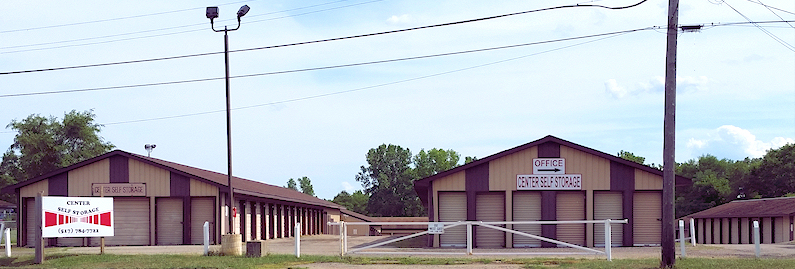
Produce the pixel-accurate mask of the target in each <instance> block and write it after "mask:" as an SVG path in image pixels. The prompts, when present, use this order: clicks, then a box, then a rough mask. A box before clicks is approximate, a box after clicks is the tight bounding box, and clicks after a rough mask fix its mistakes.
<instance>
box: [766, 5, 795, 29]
mask: <svg viewBox="0 0 795 269" xmlns="http://www.w3.org/2000/svg"><path fill="white" fill-rule="evenodd" d="M759 4H760V5H762V6H764V7H765V8H767V10H770V12H771V13H773V15H776V17H778V18H779V19H781V20H782V21H783V20H784V18H782V17H781V16H779V15H778V13H776V12H775V11H773V9H771V7H770V6H768V5H765V4H762V1H761V0H759ZM787 24H788V25H789V27H792V29H795V26H792V24H791V23H789V22H788V23H787Z"/></svg>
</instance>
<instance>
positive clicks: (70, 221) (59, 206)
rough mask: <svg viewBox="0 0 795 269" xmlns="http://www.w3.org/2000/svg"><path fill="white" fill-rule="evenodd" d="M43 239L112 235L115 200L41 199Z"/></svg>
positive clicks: (50, 197) (48, 197) (79, 198)
mask: <svg viewBox="0 0 795 269" xmlns="http://www.w3.org/2000/svg"><path fill="white" fill-rule="evenodd" d="M41 208H42V224H41V230H42V237H100V236H113V198H94V197H53V196H47V197H42V200H41Z"/></svg>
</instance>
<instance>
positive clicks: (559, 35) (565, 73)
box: [0, 0, 795, 199]
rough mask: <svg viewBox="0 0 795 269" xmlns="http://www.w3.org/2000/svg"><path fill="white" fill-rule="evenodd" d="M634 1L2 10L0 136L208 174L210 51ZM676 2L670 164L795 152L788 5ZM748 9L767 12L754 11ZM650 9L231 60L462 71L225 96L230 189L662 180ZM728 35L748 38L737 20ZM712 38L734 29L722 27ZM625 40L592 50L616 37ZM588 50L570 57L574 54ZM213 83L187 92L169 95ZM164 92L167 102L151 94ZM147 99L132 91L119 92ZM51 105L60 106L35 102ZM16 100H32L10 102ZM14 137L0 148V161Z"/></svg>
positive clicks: (213, 144)
mask: <svg viewBox="0 0 795 269" xmlns="http://www.w3.org/2000/svg"><path fill="white" fill-rule="evenodd" d="M638 1H639V0H602V1H578V0H548V1H526V0H525V1H516V0H514V1H510V0H492V1H470V0H455V1H447V0H439V1H419V0H416V1H415V0H375V1H374V0H348V1H338V0H306V1H233V0H227V1H218V0H215V1H196V0H193V1H145V2H141V1H31V0H25V1H21V0H8V1H3V10H4V15H3V16H0V73H8V72H14V71H26V70H39V69H48V68H57V67H74V66H82V65H93V64H105V63H118V62H126V61H135V60H143V59H155V58H164V57H173V56H183V55H194V54H204V53H216V54H211V55H206V56H195V57H185V58H179V59H170V60H158V61H149V62H143V63H130V64H114V65H107V66H98V67H87V68H71V69H64V70H55V71H42V72H29V73H21V74H2V75H0V124H2V125H3V126H4V127H5V125H6V124H8V123H10V122H11V121H12V120H22V119H24V118H26V117H27V116H29V115H31V114H39V115H42V116H54V117H57V118H59V119H60V118H62V117H63V115H64V113H66V112H69V111H71V110H77V111H86V110H92V111H93V113H95V114H96V123H99V124H103V127H102V129H101V136H102V137H103V138H104V139H105V140H106V141H109V142H111V143H113V144H114V145H115V146H116V147H117V148H118V149H121V150H125V151H128V152H132V153H137V154H142V155H145V154H147V152H146V150H145V149H144V145H145V144H155V145H157V147H156V148H155V149H154V151H153V152H152V153H151V154H152V155H151V156H152V157H156V158H160V159H164V160H168V161H172V162H177V163H181V164H185V165H189V166H194V167H198V168H202V169H207V170H211V171H216V172H221V173H226V169H227V148H226V120H225V119H226V115H225V113H224V110H225V84H224V80H223V79H222V78H223V77H224V56H223V54H222V53H220V54H219V53H218V52H223V50H224V47H223V45H224V42H223V33H216V32H213V31H212V30H211V25H210V23H209V20H208V19H207V18H206V17H205V7H207V6H218V7H219V13H220V17H219V18H218V19H216V21H215V27H216V29H222V28H223V27H224V26H228V27H229V28H230V29H231V28H234V27H236V26H237V22H236V20H235V17H236V16H235V12H236V11H237V10H238V8H239V7H240V6H242V5H248V6H249V7H250V8H251V9H250V11H249V13H248V14H246V15H245V16H244V17H243V18H242V19H241V20H242V25H241V26H240V28H239V30H237V31H232V32H229V36H228V38H229V49H230V50H232V51H234V50H244V49H251V48H263V47H269V46H277V45H284V44H293V43H300V42H307V41H315V40H325V39H332V38H338V37H347V36H356V35H364V34H370V33H378V32H385V31H392V30H399V29H406V28H414V27H420V26H426V25H435V24H442V23H449V22H457V21H465V20H471V19H477V18H484V17H491V16H496V15H502V14H510V13H516V12H522V11H530V10H536V9H543V8H550V7H556V6H564V5H574V4H582V5H589V4H590V5H604V6H611V7H619V6H628V5H631V4H634V3H636V2H638ZM761 3H764V5H762V4H760V2H759V1H758V0H725V1H720V0H694V1H682V2H681V3H680V13H679V22H680V25H697V24H698V25H701V24H703V25H704V27H703V28H702V30H701V31H700V32H686V33H680V34H679V36H678V50H677V53H678V55H677V103H676V161H677V162H685V161H688V160H690V159H694V158H698V157H699V156H702V155H704V154H711V155H714V156H716V157H718V158H727V159H732V160H740V159H744V158H747V157H750V158H758V157H761V156H763V155H764V154H765V152H766V151H767V150H769V149H774V148H778V147H781V146H783V145H785V144H786V143H795V22H792V23H790V24H788V23H764V24H758V26H759V27H756V26H754V25H752V24H750V23H748V20H749V19H750V20H752V21H755V22H761V21H781V20H790V21H795V2H793V1H791V0H765V1H763V2H761ZM765 5H766V6H767V7H766V6H765ZM667 8H668V1H665V0H648V1H646V2H644V3H642V4H640V5H638V6H636V7H632V8H626V9H618V10H611V9H604V8H594V7H576V8H562V9H555V10H548V11H540V12H530V13H525V14H520V15H513V16H507V17H501V18H496V19H489V20H481V21H475V22H469V23H461V24H453V25H449V26H443V27H435V28H428V29H420V30H413V31H403V32H397V33H391V34H383V35H375V36H366V37H360V38H351V39H344V40H337V41H328V42H317V43H310V44H303V45H294V46H285V47H278V48H268V49H257V50H247V51H239V52H232V53H230V55H229V65H230V67H229V69H230V73H231V75H232V76H245V75H254V74H264V73H274V72H283V71H294V70H301V69H310V68H319V67H328V66H336V65H347V64H356V63H366V62H373V61H384V60H392V59H403V58H410V57H418V56H427V55H435V54H444V53H453V52H461V51H469V50H482V49H488V48H496V47H504V46H513V45H520V44H528V45H523V46H514V47H510V48H503V49H493V50H486V51H479V52H471V53H462V54H455V55H447V56H439V57H429V58H422V59H412V60H403V61H394V62H386V63H378V64H365V65H357V66H350V67H340V68H328V69H322V70H312V71H300V72H287V73H279V74H269V75H258V76H248V77H240V78H233V79H231V83H230V85H231V104H232V108H233V111H232V116H231V117H232V121H231V125H232V128H231V130H232V144H233V146H232V152H233V175H235V176H238V177H243V178H247V179H251V180H256V181H261V182H264V183H268V184H273V185H279V186H285V185H286V182H287V180H288V179H290V178H296V179H297V178H300V177H304V176H306V177H309V178H310V179H311V181H312V184H313V186H314V190H315V193H316V194H317V196H318V197H320V198H324V199H332V198H333V197H334V196H335V195H337V194H338V193H339V192H340V191H343V190H346V191H349V192H352V191H355V190H358V189H361V188H362V186H361V184H360V183H359V182H357V181H356V180H355V176H356V174H357V173H358V172H359V171H360V167H361V166H362V165H366V159H365V156H366V154H367V151H368V150H369V149H371V148H376V147H378V146H379V145H381V144H394V145H399V146H401V147H404V148H408V149H410V150H411V151H412V153H414V154H416V153H417V152H419V151H420V150H422V149H425V150H429V149H432V148H441V149H452V150H455V151H456V152H458V153H460V154H461V159H462V160H463V159H464V157H465V156H474V157H485V156H489V155H492V154H495V153H497V152H500V151H503V150H506V149H509V148H513V147H516V146H519V145H522V144H525V143H528V142H531V141H534V140H537V139H540V138H542V137H544V136H547V135H553V136H556V137H559V138H561V139H565V140H568V141H570V142H573V143H576V144H580V145H583V146H586V147H590V148H593V149H596V150H599V151H603V152H606V153H610V154H617V153H618V152H619V151H622V150H623V151H629V152H632V153H634V154H635V155H638V156H642V157H645V158H646V162H647V163H655V164H661V163H662V150H663V116H664V114H663V112H664V107H663V106H664V102H663V101H664V91H663V90H664V82H663V81H664V76H665V53H666V45H665V44H666V34H665V32H666V30H665V26H666V23H667V19H666V17H667ZM746 18H747V19H746ZM730 23H744V24H731V25H727V24H730ZM636 29H641V30H638V31H633V32H627V33H623V34H614V35H603V34H608V33H612V32H620V31H627V30H636ZM591 35H600V36H598V37H591V38H582V37H584V36H591ZM211 78H212V79H213V80H208V81H201V82H192V83H169V82H178V81H187V80H200V79H211ZM165 83H168V84H165ZM142 84H158V85H153V86H146V87H120V88H114V87H118V86H131V85H142ZM53 91H67V92H63V93H50V94H37V93H46V92H53ZM20 94H31V95H20ZM14 135H15V133H14V132H13V131H12V130H11V129H8V128H6V129H0V149H2V150H3V151H5V150H6V149H7V148H8V146H10V145H11V144H12V143H13V139H14Z"/></svg>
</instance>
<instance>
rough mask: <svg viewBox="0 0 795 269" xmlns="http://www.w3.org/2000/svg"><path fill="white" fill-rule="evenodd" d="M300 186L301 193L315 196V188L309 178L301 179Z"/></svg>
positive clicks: (299, 180)
mask: <svg viewBox="0 0 795 269" xmlns="http://www.w3.org/2000/svg"><path fill="white" fill-rule="evenodd" d="M298 185H299V186H301V192H303V193H306V194H309V195H312V196H315V188H313V187H312V181H311V180H309V178H308V177H302V178H299V179H298Z"/></svg>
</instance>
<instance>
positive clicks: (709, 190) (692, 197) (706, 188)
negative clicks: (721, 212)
mask: <svg viewBox="0 0 795 269" xmlns="http://www.w3.org/2000/svg"><path fill="white" fill-rule="evenodd" d="M753 162H754V161H753V160H751V159H746V160H743V161H733V160H729V159H720V160H719V159H718V158H716V157H715V156H712V155H704V156H701V157H699V158H698V160H690V161H688V162H686V163H682V164H679V165H678V166H677V169H676V173H677V174H678V175H682V176H684V177H688V178H691V179H693V186H691V187H689V188H680V189H677V196H678V197H677V200H676V203H675V204H676V205H675V206H676V215H677V216H685V215H688V214H690V213H694V212H698V211H701V210H704V209H708V208H711V207H715V206H718V205H721V204H724V203H728V202H730V201H732V200H734V199H736V198H737V196H738V193H739V185H740V184H741V183H740V182H741V181H742V179H743V178H744V177H745V175H746V174H747V173H748V169H749V167H750V166H751V165H752V164H753Z"/></svg>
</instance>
